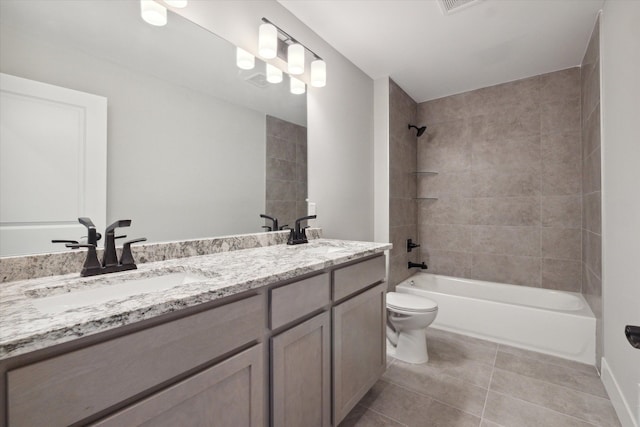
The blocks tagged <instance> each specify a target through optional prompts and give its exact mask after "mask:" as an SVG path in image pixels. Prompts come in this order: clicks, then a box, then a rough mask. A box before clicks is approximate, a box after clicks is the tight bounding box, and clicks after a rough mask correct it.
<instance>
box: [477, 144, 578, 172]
mask: <svg viewBox="0 0 640 427" xmlns="http://www.w3.org/2000/svg"><path fill="white" fill-rule="evenodd" d="M541 167H542V163H541V157H540V137H539V136H538V135H533V136H527V137H520V138H512V139H495V140H474V141H473V143H472V145H471V168H472V169H473V171H478V170H485V169H489V170H491V171H499V172H523V171H527V172H538V173H539V172H540V169H541ZM578 167H579V164H578Z"/></svg>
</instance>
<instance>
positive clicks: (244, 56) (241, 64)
mask: <svg viewBox="0 0 640 427" xmlns="http://www.w3.org/2000/svg"><path fill="white" fill-rule="evenodd" d="M236 65H237V66H238V68H240V69H242V70H252V69H253V67H255V65H256V57H255V56H253V55H252V54H250V53H249V52H247V51H246V50H244V49H242V48H240V47H237V48H236Z"/></svg>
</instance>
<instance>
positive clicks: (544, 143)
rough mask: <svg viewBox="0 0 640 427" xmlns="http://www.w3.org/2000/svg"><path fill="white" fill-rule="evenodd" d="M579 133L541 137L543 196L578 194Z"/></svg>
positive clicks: (580, 168)
mask: <svg viewBox="0 0 640 427" xmlns="http://www.w3.org/2000/svg"><path fill="white" fill-rule="evenodd" d="M581 145H582V143H581V140H580V132H566V133H554V134H544V135H542V137H541V144H540V146H541V152H542V175H541V186H542V188H541V192H542V194H544V195H570V194H580V192H581V189H582V182H581V176H582V160H581V157H582V152H581V151H582V150H581Z"/></svg>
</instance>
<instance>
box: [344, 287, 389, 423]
mask: <svg viewBox="0 0 640 427" xmlns="http://www.w3.org/2000/svg"><path fill="white" fill-rule="evenodd" d="M386 286H387V285H386V283H381V284H379V285H377V286H375V287H374V288H371V289H369V290H368V291H365V292H363V293H361V294H359V295H356V296H355V297H353V298H351V299H348V300H346V301H345V302H343V303H342V304H339V305H337V306H335V307H334V308H333V422H334V425H336V426H337V425H338V424H339V423H340V421H342V420H343V419H344V417H345V416H346V415H347V414H348V413H349V411H351V409H353V407H354V406H355V405H356V403H358V401H359V400H360V399H362V397H363V396H364V395H365V393H366V392H367V391H368V390H369V389H370V388H371V387H372V386H373V385H374V384H375V383H376V381H378V379H379V378H380V377H381V376H382V374H383V373H384V371H385V368H386V360H387V359H386V342H385V321H386V305H385V304H386V303H385V290H386Z"/></svg>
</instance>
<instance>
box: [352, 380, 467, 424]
mask: <svg viewBox="0 0 640 427" xmlns="http://www.w3.org/2000/svg"><path fill="white" fill-rule="evenodd" d="M360 405H362V406H365V407H367V408H369V409H372V410H374V411H376V412H378V413H380V414H383V415H385V416H388V417H390V418H392V419H394V420H397V421H399V422H401V423H403V424H406V425H407V426H409V427H422V426H426V425H428V426H432V427H439V426H443V427H444V426H448V427H478V424H479V423H480V418H479V417H476V416H473V415H471V414H467V413H465V412H462V411H460V410H458V409H456V408H453V407H451V406H449V405H445V404H444V403H440V402H437V401H435V400H434V399H432V398H430V397H426V396H423V395H420V394H418V393H415V392H412V391H410V390H407V389H405V388H402V387H399V386H396V385H394V384H391V383H387V382H385V381H378V383H376V384H375V385H374V386H373V388H372V389H371V391H370V392H369V393H367V395H366V396H365V397H364V398H363V399H362V401H361V402H360Z"/></svg>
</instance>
